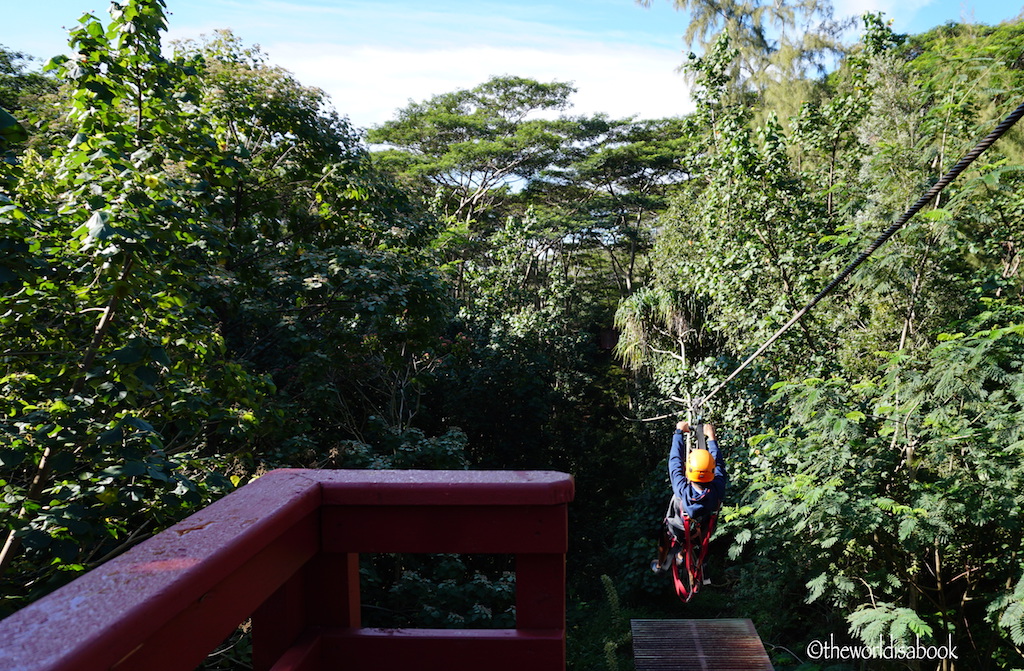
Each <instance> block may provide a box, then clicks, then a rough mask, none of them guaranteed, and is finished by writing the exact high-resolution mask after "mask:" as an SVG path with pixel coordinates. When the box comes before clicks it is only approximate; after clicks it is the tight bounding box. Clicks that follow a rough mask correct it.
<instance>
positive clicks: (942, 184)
mask: <svg viewBox="0 0 1024 671" xmlns="http://www.w3.org/2000/svg"><path fill="white" fill-rule="evenodd" d="M1022 116H1024V103H1022V104H1021V105H1020V106H1019V107H1018V108H1017V109H1015V110H1014V111H1013V112H1012V113H1010V115H1009V116H1008V117H1006V118H1005V119H1003V121H1002V122H1001V123H1000V124H999V125H998V126H996V127H995V129H994V130H993V131H992V132H991V133H989V134H988V135H987V136H985V138H984V139H982V140H981V141H980V142H978V144H976V145H975V146H974V148H973V149H971V150H970V151H969V152H967V153H966V154H964V156H963V158H961V159H960V160H959V161H958V162H957V164H956V165H954V166H953V167H952V168H950V170H949V171H948V172H947V173H946V174H945V175H943V176H942V177H941V178H940V179H939V181H937V182H935V184H934V185H932V188H930V189H928V192H927V193H925V194H924V195H923V196H921V197H920V198H918V200H917V202H916V203H914V204H913V205H912V206H911V207H910V209H909V210H907V211H906V212H904V213H903V215H902V216H901V217H900V218H899V219H897V220H896V222H895V223H893V225H892V226H890V227H889V228H887V229H886V230H885V231H884V232H883V233H882V234H881V235H879V236H878V237H877V238H875V239H874V241H873V242H872V243H871V244H870V245H868V246H867V248H866V249H865V250H864V251H863V252H861V253H860V256H858V257H857V258H856V259H854V260H853V261H852V262H851V263H850V265H848V266H846V268H844V269H843V271H842V272H840V273H839V274H838V275H836V277H835V278H834V279H833V280H832V281H831V282H829V283H828V285H827V286H826V287H825V288H824V289H822V290H821V291H820V292H818V295H817V296H815V297H814V298H812V299H811V302H810V303H808V304H807V305H805V306H804V307H803V308H801V309H800V310H797V311H796V313H795V314H794V315H793V316H792V317H790V319H789V321H788V322H786V323H785V324H784V325H783V326H782V328H780V329H779V330H778V331H776V332H775V334H774V335H772V336H771V337H770V338H768V340H766V341H765V343H764V344H763V345H761V346H760V347H759V348H758V349H757V351H756V352H754V353H753V354H751V355H750V356H749V357H747V359H746V360H745V361H744V362H743V363H741V364H740V366H739V368H737V369H736V370H734V371H733V372H732V373H731V374H730V375H729V377H727V378H725V379H724V380H722V381H721V382H719V383H718V386H716V387H715V388H714V389H712V390H711V391H710V392H709V393H708V394H707V395H706V396H703V397H701V398H698V399H696V400H695V401H694V402H693V405H692V406H691V411H693V412H696V410H697V409H698V408H700V406H702V405H704V403H706V402H707V400H708V399H710V398H711V397H712V396H714V395H715V394H717V393H718V392H719V391H721V389H722V388H723V387H725V385H727V384H729V383H730V382H732V381H733V380H734V379H736V376H737V375H739V374H740V372H741V371H743V369H744V368H746V367H747V366H749V365H750V363H751V362H752V361H753V360H754V359H756V358H757V357H759V356H761V354H763V353H764V351H765V350H767V349H768V348H769V347H771V346H772V344H773V343H774V342H775V341H776V340H778V339H779V338H780V337H781V336H782V334H783V333H785V332H786V331H788V330H789V328H790V327H791V326H793V324H796V323H797V322H798V321H800V319H802V318H803V316H804V315H805V314H807V313H808V312H809V311H810V310H811V308H813V307H814V306H815V305H817V304H818V303H819V302H820V301H821V300H822V299H823V298H825V296H827V295H828V294H830V293H831V292H832V290H833V289H835V288H836V287H837V286H839V284H840V283H842V282H843V281H844V280H846V278H848V277H849V276H850V275H851V274H852V273H853V271H854V270H856V269H857V267H858V266H860V264H862V263H864V261H865V260H867V258H868V257H869V256H871V255H872V254H873V253H875V251H876V250H877V249H878V248H879V247H881V246H882V245H883V244H885V242H886V241H887V240H888V239H889V238H891V237H892V236H893V235H894V234H895V233H896V231H898V230H900V229H901V228H903V226H904V225H905V224H906V223H907V222H908V221H910V219H911V217H913V216H914V215H915V214H917V213H918V212H920V211H921V208H923V207H924V206H925V205H927V204H928V203H929V202H931V201H932V199H934V198H935V197H936V196H938V195H939V193H941V192H942V190H943V189H945V188H946V187H947V186H949V184H950V182H952V181H953V180H954V179H956V178H957V177H958V176H959V175H960V173H962V172H963V171H964V170H966V169H967V166H969V165H970V164H971V163H974V161H975V160H976V159H977V158H978V157H979V156H981V154H982V153H983V152H984V151H985V150H986V149H988V148H989V147H991V146H992V144H993V143H994V142H995V141H996V140H998V139H999V138H1001V137H1002V136H1003V135H1004V134H1005V133H1006V131H1008V130H1010V128H1012V127H1013V125H1014V124H1015V123H1017V121H1019V120H1020V118H1021V117H1022Z"/></svg>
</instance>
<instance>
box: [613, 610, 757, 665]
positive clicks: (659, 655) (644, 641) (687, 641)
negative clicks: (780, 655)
mask: <svg viewBox="0 0 1024 671" xmlns="http://www.w3.org/2000/svg"><path fill="white" fill-rule="evenodd" d="M631 624H632V629H633V660H634V662H635V664H636V671H773V669H772V663H771V660H769V659H768V654H767V653H766V652H765V650H764V645H763V644H762V643H761V638H760V637H759V636H758V635H757V631H755V629H754V623H753V622H751V621H750V620H741V619H736V620H632V622H631Z"/></svg>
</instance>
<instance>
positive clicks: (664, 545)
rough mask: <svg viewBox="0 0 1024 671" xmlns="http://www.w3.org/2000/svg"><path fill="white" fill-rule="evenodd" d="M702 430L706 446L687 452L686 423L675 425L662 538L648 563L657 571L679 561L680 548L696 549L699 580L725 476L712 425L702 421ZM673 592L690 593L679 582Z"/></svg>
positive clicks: (682, 594) (723, 489)
mask: <svg viewBox="0 0 1024 671" xmlns="http://www.w3.org/2000/svg"><path fill="white" fill-rule="evenodd" d="M703 429H704V436H705V437H706V438H707V449H706V450H704V449H694V450H691V451H690V453H689V454H687V452H686V435H687V434H688V433H689V432H690V423H689V422H686V421H681V422H679V423H677V424H676V430H675V433H674V434H673V435H672V449H671V451H670V452H669V457H668V474H669V480H670V481H671V483H672V501H671V502H670V503H669V508H668V512H667V513H666V516H665V525H664V532H663V535H662V539H661V541H660V542H659V544H658V558H657V559H655V560H654V561H653V562H651V569H652V570H654V571H655V572H661V571H664V570H666V569H667V568H668V567H669V566H670V565H673V564H676V563H681V562H683V560H684V554H683V553H682V550H684V549H685V550H686V551H687V552H689V551H691V550H696V559H697V562H698V565H697V566H696V567H695V570H696V571H698V572H699V576H700V578H701V580H700V582H703V566H702V564H703V561H704V559H705V558H706V556H707V543H708V541H709V540H710V539H711V534H712V533H714V525H715V521H716V520H717V513H718V509H719V508H720V507H721V505H722V500H723V499H724V498H725V486H726V479H727V475H726V470H725V458H724V457H723V456H722V451H721V449H719V447H718V437H717V436H716V435H715V427H714V426H713V425H711V424H704V425H703ZM673 539H675V541H674V542H673ZM691 542H694V543H696V546H697V547H696V548H690V547H689V543H691ZM677 582H678V581H677ZM677 591H679V592H680V596H684V595H685V598H687V599H688V598H689V596H691V595H692V592H686V591H685V589H684V588H682V587H681V586H680V585H679V584H677ZM694 591H695V590H694Z"/></svg>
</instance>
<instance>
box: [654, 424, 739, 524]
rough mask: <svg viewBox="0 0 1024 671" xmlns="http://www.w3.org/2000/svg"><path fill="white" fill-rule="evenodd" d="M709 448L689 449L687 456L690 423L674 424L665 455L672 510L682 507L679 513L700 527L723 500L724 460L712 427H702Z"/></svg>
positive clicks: (707, 425) (709, 425)
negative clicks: (670, 483) (670, 446)
mask: <svg viewBox="0 0 1024 671" xmlns="http://www.w3.org/2000/svg"><path fill="white" fill-rule="evenodd" d="M703 426H704V435H705V436H706V437H707V444H708V449H706V450H691V451H690V454H689V455H687V454H686V434H688V433H689V432H690V423H689V422H686V421H682V422H679V423H678V424H676V430H675V433H673V435H672V449H671V451H670V452H669V456H668V475H669V479H670V480H671V481H672V494H673V497H674V498H673V508H675V509H678V508H679V506H680V505H682V511H683V512H684V513H685V514H686V515H687V516H688V517H689V518H690V519H691V520H693V521H694V522H697V523H698V524H700V525H701V526H702V527H703V526H704V524H705V523H706V522H707V520H708V519H709V518H710V517H711V514H712V513H716V512H718V508H719V506H721V505H722V500H723V499H724V498H725V483H726V472H725V459H724V458H723V457H722V451H721V450H720V449H719V448H718V438H717V437H716V436H715V427H714V426H712V425H711V424H704V425H703Z"/></svg>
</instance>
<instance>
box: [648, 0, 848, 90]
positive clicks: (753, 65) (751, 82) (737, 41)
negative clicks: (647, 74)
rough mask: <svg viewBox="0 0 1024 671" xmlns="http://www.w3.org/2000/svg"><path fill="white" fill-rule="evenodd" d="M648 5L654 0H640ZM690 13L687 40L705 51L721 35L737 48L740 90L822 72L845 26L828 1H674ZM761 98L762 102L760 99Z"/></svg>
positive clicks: (734, 69)
mask: <svg viewBox="0 0 1024 671" xmlns="http://www.w3.org/2000/svg"><path fill="white" fill-rule="evenodd" d="M637 2H638V3H639V4H641V5H644V6H649V5H650V2H651V0H637ZM673 4H674V5H675V7H676V9H678V10H680V11H685V12H689V14H690V22H689V25H688V27H687V29H686V33H685V35H684V38H683V39H684V40H685V41H686V43H687V44H688V45H690V46H691V47H692V46H694V45H696V46H698V47H700V48H701V49H703V50H704V51H705V52H706V51H707V50H708V48H709V47H711V46H712V45H713V44H714V43H715V42H716V40H718V39H719V37H721V36H722V35H728V36H729V39H730V41H731V42H732V44H733V45H734V46H735V48H736V49H737V59H736V60H735V61H734V65H733V67H731V68H730V74H731V78H732V79H733V81H734V85H735V86H736V88H735V89H734V90H736V91H740V92H741V91H743V90H744V89H745V88H746V87H748V86H750V87H752V88H753V90H755V91H758V92H764V91H765V90H766V88H767V87H768V86H769V84H770V83H772V82H780V81H786V82H793V81H794V80H798V79H800V78H803V77H804V76H805V75H806V74H807V73H808V70H811V71H816V72H818V73H822V72H824V71H825V68H826V66H827V65H828V61H829V59H830V58H833V57H835V56H836V55H838V54H840V53H842V47H841V46H840V44H839V41H838V39H839V35H840V33H841V32H842V31H843V30H844V29H845V28H846V27H847V26H843V25H840V24H837V23H836V22H835V21H833V19H832V5H831V3H830V2H828V1H827V0H825V1H823V0H788V1H785V2H775V1H768V0H674V3H673ZM761 102H763V101H761Z"/></svg>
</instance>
